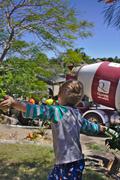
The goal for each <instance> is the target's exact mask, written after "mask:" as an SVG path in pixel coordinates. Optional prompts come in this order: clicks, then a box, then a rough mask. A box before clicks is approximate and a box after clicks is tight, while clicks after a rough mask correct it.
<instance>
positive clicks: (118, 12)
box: [99, 0, 120, 29]
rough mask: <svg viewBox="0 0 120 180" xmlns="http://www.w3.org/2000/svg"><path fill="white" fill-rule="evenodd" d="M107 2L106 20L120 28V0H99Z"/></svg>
mask: <svg viewBox="0 0 120 180" xmlns="http://www.w3.org/2000/svg"><path fill="white" fill-rule="evenodd" d="M99 1H103V2H105V3H106V7H105V9H104V16H105V22H106V23H107V24H108V25H112V26H115V27H116V28H118V29H120V0H99Z"/></svg>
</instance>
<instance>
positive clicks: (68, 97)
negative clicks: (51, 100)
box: [58, 80, 83, 106]
mask: <svg viewBox="0 0 120 180" xmlns="http://www.w3.org/2000/svg"><path fill="white" fill-rule="evenodd" d="M58 96H60V98H62V102H63V105H68V106H75V105H77V104H78V103H79V102H80V101H81V99H82V97H83V85H82V83H81V82H80V81H77V80H69V81H66V82H65V83H63V84H62V86H61V87H60V89H59V94H58Z"/></svg>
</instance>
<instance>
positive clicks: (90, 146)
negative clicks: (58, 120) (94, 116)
mask: <svg viewBox="0 0 120 180" xmlns="http://www.w3.org/2000/svg"><path fill="white" fill-rule="evenodd" d="M33 134H35V135H36V136H35V137H32V136H31V135H33ZM43 134H44V135H43ZM105 139H106V137H93V136H86V135H83V134H82V135H81V144H82V149H83V152H84V155H85V159H86V166H87V167H92V169H95V171H98V169H99V171H101V172H102V173H108V167H107V165H108V161H109V160H113V159H114V154H113V152H112V151H110V150H108V149H107V148H106V146H105ZM0 143H37V144H40V145H43V146H46V145H49V146H52V133H51V130H50V129H47V130H45V131H44V132H43V131H42V130H40V129H38V128H36V127H34V128H33V127H23V126H16V125H12V126H11V125H6V124H0ZM115 153H116V152H115ZM118 156H119V157H120V153H118ZM119 175H120V174H119V172H117V176H116V175H113V177H114V178H113V179H116V180H120V176H119Z"/></svg>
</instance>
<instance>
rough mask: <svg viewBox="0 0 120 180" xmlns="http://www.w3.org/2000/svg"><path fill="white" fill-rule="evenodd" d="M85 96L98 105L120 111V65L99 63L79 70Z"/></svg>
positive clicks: (78, 76)
mask: <svg viewBox="0 0 120 180" xmlns="http://www.w3.org/2000/svg"><path fill="white" fill-rule="evenodd" d="M77 78H78V80H80V81H81V82H82V83H83V86H84V94H85V95H87V96H88V97H89V98H90V99H92V100H93V101H94V102H96V103H98V104H102V105H105V106H108V107H112V108H115V109H117V110H120V64H118V63H113V62H107V61H104V62H99V63H94V64H90V65H84V66H83V67H81V68H79V70H78V72H77Z"/></svg>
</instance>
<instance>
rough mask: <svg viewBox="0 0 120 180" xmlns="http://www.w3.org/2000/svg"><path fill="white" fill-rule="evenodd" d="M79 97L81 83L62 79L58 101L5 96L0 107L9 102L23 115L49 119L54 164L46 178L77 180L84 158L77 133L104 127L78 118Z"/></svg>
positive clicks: (80, 173)
mask: <svg viewBox="0 0 120 180" xmlns="http://www.w3.org/2000/svg"><path fill="white" fill-rule="evenodd" d="M82 97H83V86H82V84H81V83H80V82H79V81H75V80H69V81H66V82H65V83H64V84H63V85H62V86H61V87H60V89H59V94H58V102H59V105H52V106H50V105H31V104H27V105H25V104H21V103H20V102H17V101H15V100H14V99H13V98H12V97H10V96H8V97H6V99H5V100H4V101H3V102H1V103H0V108H1V109H3V108H6V107H9V106H12V107H13V108H15V109H17V110H19V111H22V112H24V116H25V117H26V118H32V119H33V118H35V117H40V119H42V120H43V121H44V120H50V121H51V128H52V134H53V146H54V153H55V161H56V162H55V166H54V168H53V170H52V172H51V173H50V175H49V177H48V180H65V179H66V180H81V179H82V172H83V169H84V158H83V154H82V149H81V144H80V133H87V134H90V135H92V134H98V133H99V132H101V131H102V132H103V131H104V127H103V126H100V125H97V124H94V123H91V122H89V121H88V120H86V119H83V118H81V114H80V112H79V110H78V109H77V108H76V107H75V106H76V105H77V104H78V103H79V101H80V100H81V99H82Z"/></svg>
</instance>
